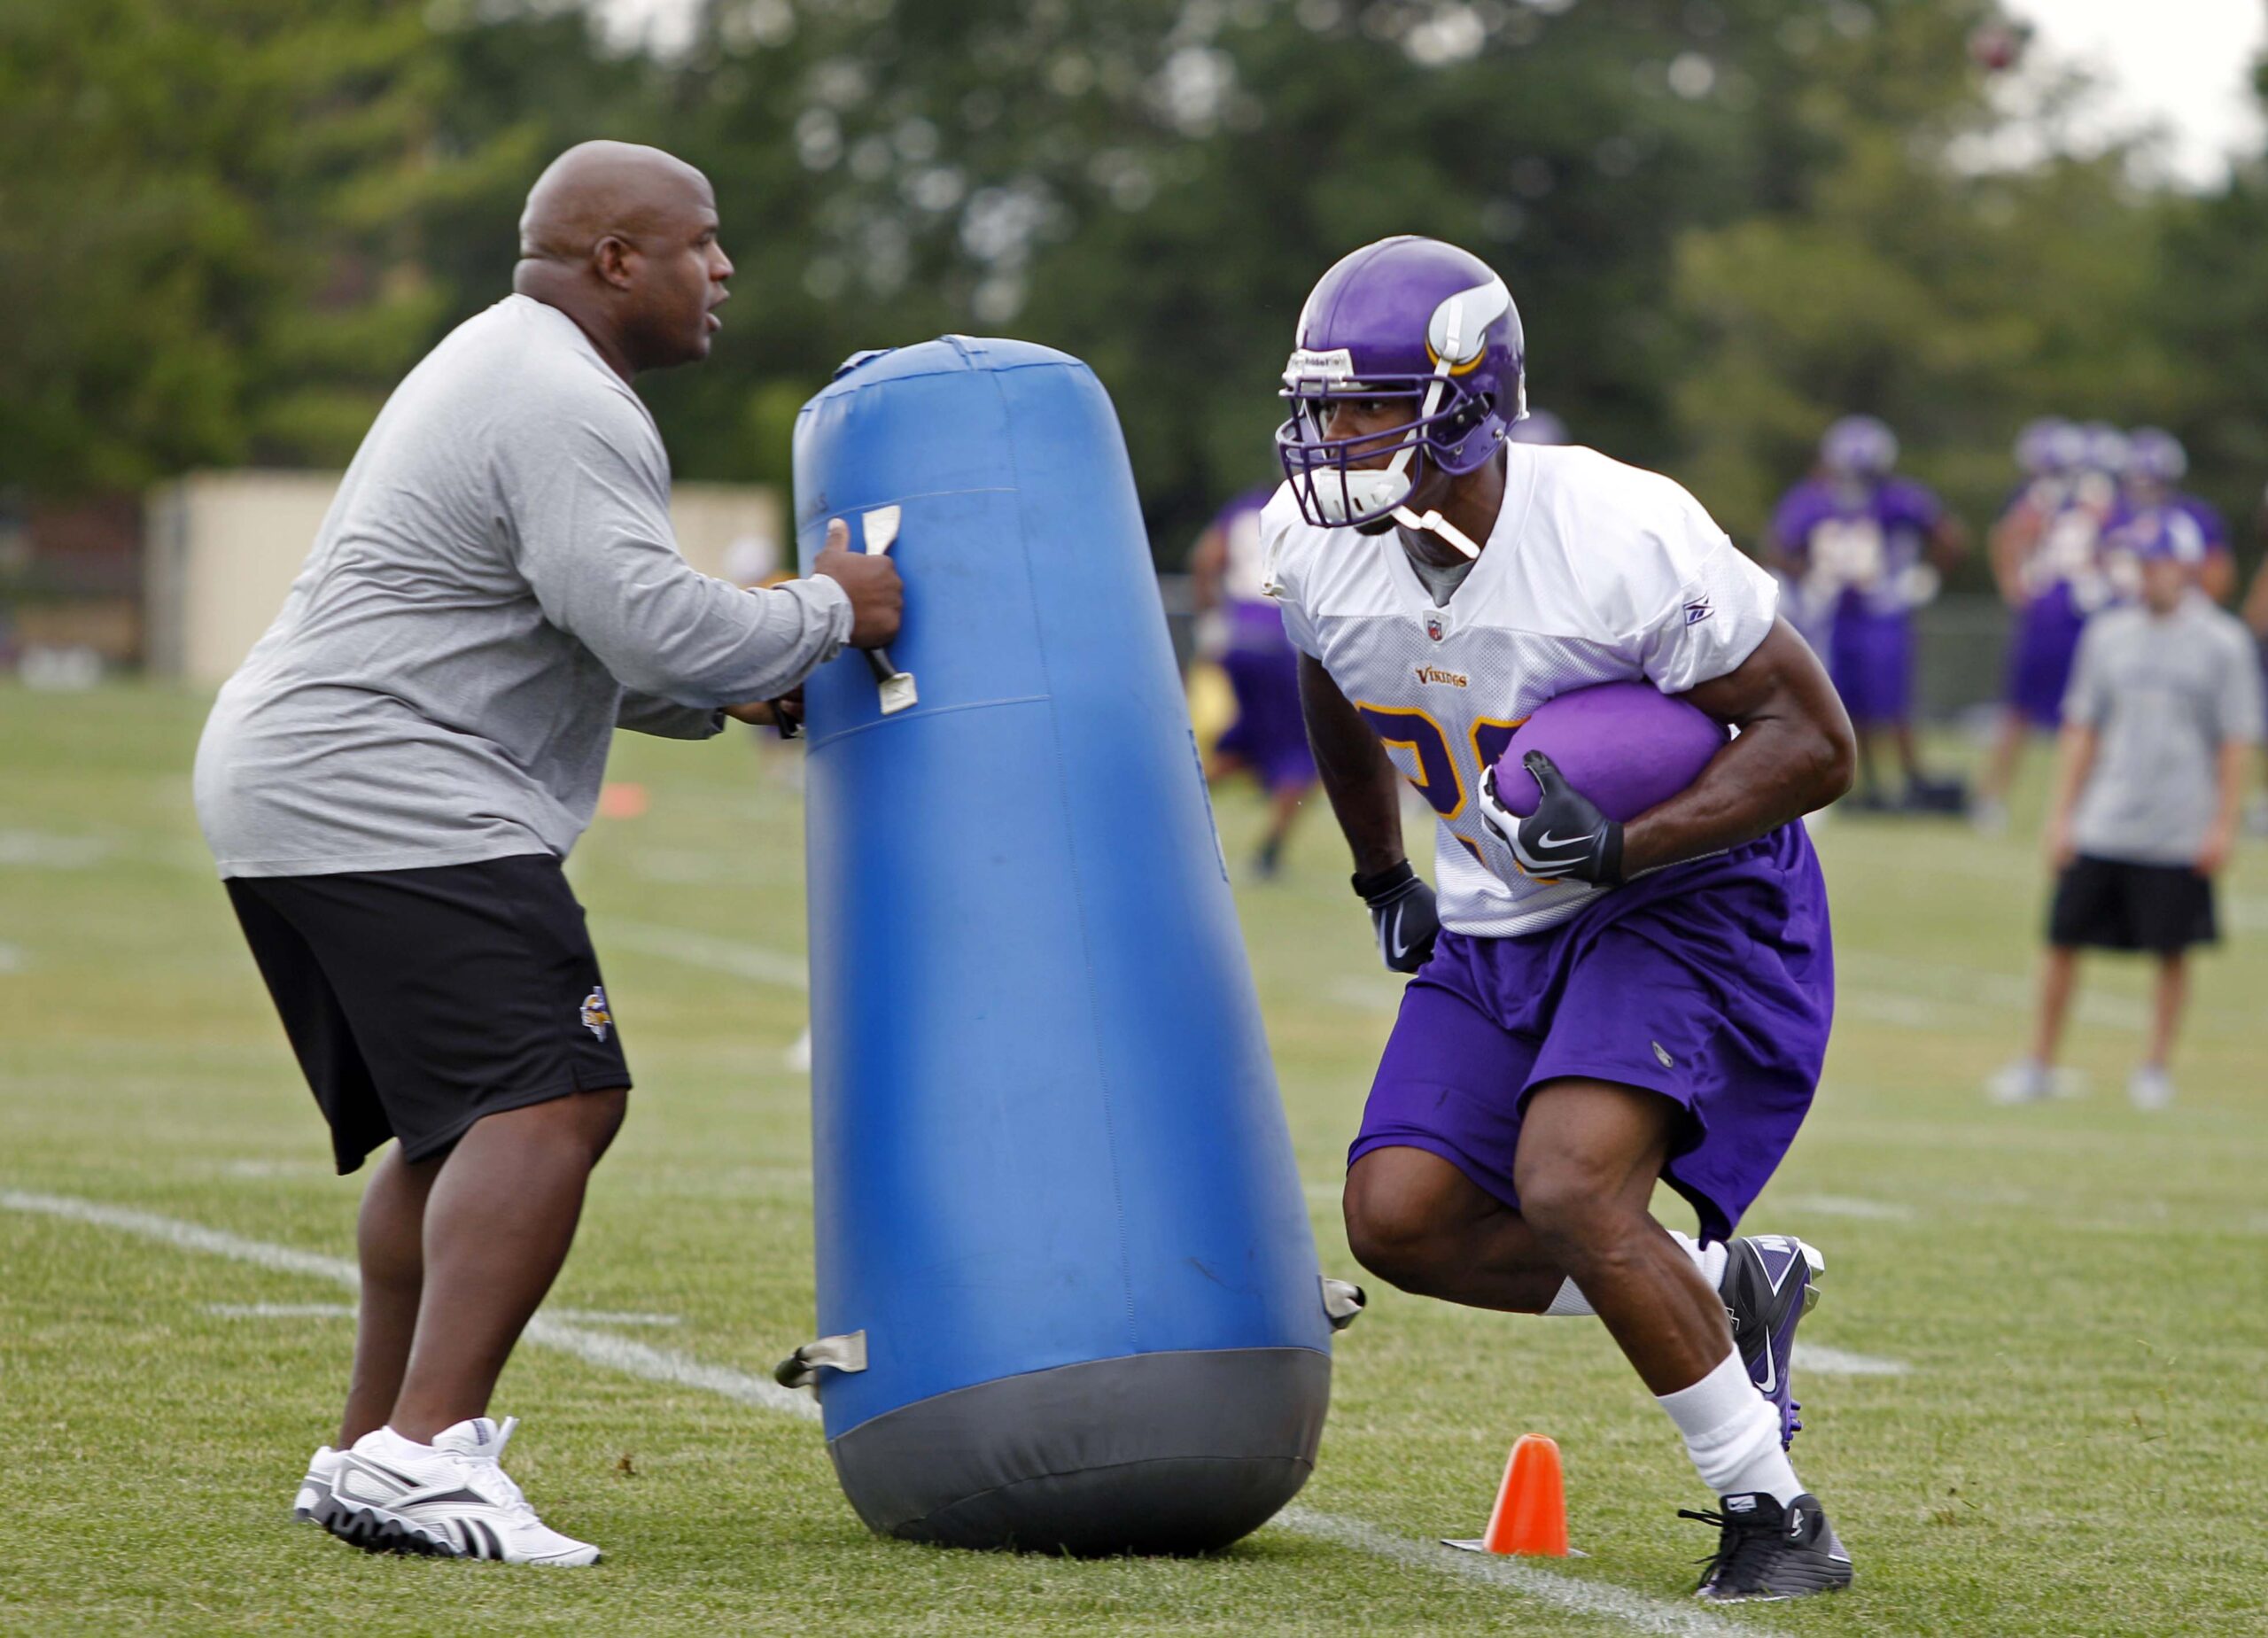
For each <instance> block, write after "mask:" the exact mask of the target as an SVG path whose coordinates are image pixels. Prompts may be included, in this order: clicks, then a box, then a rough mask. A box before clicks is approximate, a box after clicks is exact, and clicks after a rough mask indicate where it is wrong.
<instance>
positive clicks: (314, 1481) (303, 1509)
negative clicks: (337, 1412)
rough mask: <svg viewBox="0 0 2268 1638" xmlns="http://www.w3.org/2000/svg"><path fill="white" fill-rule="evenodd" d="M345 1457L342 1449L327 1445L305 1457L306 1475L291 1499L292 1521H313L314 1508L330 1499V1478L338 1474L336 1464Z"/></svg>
mask: <svg viewBox="0 0 2268 1638" xmlns="http://www.w3.org/2000/svg"><path fill="white" fill-rule="evenodd" d="M344 1460H346V1452H345V1451H344V1450H333V1449H332V1448H330V1446H329V1445H325V1446H323V1447H322V1448H321V1449H319V1450H317V1451H316V1452H315V1455H313V1456H309V1457H308V1458H307V1477H306V1478H305V1479H301V1480H300V1481H299V1494H298V1495H297V1496H295V1497H293V1498H292V1501H291V1518H292V1519H293V1521H294V1522H296V1523H299V1524H308V1525H311V1524H314V1523H315V1510H316V1509H318V1508H320V1507H321V1506H322V1504H323V1503H324V1502H328V1501H330V1484H331V1480H332V1479H334V1478H336V1477H337V1476H338V1464H339V1463H341V1462H342V1461H344Z"/></svg>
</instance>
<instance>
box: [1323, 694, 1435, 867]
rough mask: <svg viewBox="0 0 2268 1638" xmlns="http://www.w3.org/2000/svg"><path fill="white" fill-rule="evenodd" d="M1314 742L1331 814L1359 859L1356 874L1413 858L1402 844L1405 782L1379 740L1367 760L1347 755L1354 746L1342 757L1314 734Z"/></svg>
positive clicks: (1352, 851) (1352, 852) (1391, 865)
mask: <svg viewBox="0 0 2268 1638" xmlns="http://www.w3.org/2000/svg"><path fill="white" fill-rule="evenodd" d="M1364 732H1365V734H1368V730H1367V729H1366V730H1364ZM1309 743H1310V744H1311V745H1312V747H1313V749H1314V750H1315V767H1316V772H1317V775H1318V776H1319V777H1320V778H1321V780H1322V781H1323V794H1324V796H1328V797H1329V798H1330V799H1331V811H1332V814H1333V815H1335V816H1336V817H1337V819H1338V820H1339V828H1340V832H1341V833H1342V834H1343V835H1345V836H1346V838H1347V848H1348V852H1350V853H1351V854H1353V855H1354V859H1355V874H1356V875H1358V876H1372V875H1376V874H1378V873H1379V872H1380V871H1382V870H1391V869H1392V868H1393V867H1394V866H1396V865H1399V864H1400V863H1402V860H1403V859H1405V858H1409V856H1410V855H1409V852H1408V850H1407V849H1405V848H1404V847H1403V845H1402V792H1401V788H1400V785H1401V781H1400V779H1399V777H1398V776H1397V775H1396V774H1395V773H1394V765H1393V764H1392V763H1390V762H1388V761H1387V760H1386V752H1385V750H1384V749H1383V748H1381V747H1380V746H1379V742H1378V741H1377V740H1376V739H1375V738H1372V739H1371V751H1372V752H1373V753H1374V756H1373V757H1367V758H1366V757H1355V756H1349V755H1345V754H1343V751H1344V750H1346V749H1354V748H1342V754H1340V755H1337V756H1334V755H1333V754H1332V752H1331V751H1330V750H1327V749H1325V748H1324V744H1323V743H1322V741H1319V740H1317V738H1316V737H1315V735H1314V734H1313V731H1312V730H1310V732H1309Z"/></svg>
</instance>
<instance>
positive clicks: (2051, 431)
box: [2016, 415, 2086, 477]
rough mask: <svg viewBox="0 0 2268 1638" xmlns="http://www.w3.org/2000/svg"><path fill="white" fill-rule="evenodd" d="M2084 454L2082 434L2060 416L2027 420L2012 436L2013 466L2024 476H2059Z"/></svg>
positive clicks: (2083, 435) (2077, 462) (2075, 463)
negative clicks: (2013, 448) (2013, 441)
mask: <svg viewBox="0 0 2268 1638" xmlns="http://www.w3.org/2000/svg"><path fill="white" fill-rule="evenodd" d="M2085 454H2086V445H2085V434H2084V433H2082V432H2081V431H2079V429H2078V427H2076V426H2074V425H2072V424H2071V423H2070V422H2068V421H2066V420H2064V419H2063V417H2062V416H2061V415H2042V416H2040V418H2039V420H2037V421H2028V422H2026V423H2024V429H2023V431H2021V432H2019V433H2017V434H2016V465H2017V466H2018V467H2020V468H2021V469H2022V470H2023V474H2024V476H2025V477H2061V476H2062V474H2064V473H2065V472H2068V471H2070V470H2071V469H2072V468H2073V467H2075V466H2077V465H2078V464H2079V462H2081V461H2082V460H2084V459H2085Z"/></svg>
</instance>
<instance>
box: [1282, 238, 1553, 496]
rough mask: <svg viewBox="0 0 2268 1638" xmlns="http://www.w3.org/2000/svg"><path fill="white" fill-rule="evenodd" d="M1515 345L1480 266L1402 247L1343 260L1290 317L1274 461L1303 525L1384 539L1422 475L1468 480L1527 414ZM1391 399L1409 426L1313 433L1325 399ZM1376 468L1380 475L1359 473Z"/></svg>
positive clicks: (1510, 316) (1469, 259)
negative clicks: (1403, 406)
mask: <svg viewBox="0 0 2268 1638" xmlns="http://www.w3.org/2000/svg"><path fill="white" fill-rule="evenodd" d="M1281 396H1282V397H1284V398H1285V400H1288V401H1289V403H1290V405H1291V411H1292V415H1291V419H1290V420H1288V421H1286V422H1285V423H1284V424H1283V425H1282V426H1280V427H1278V428H1277V429H1276V453H1277V455H1278V458H1279V459H1281V460H1282V462H1283V463H1284V475H1285V477H1288V478H1290V479H1291V482H1292V493H1293V496H1294V498H1296V499H1297V500H1298V501H1299V505H1300V515H1301V516H1303V517H1305V518H1306V519H1307V520H1308V522H1309V523H1310V524H1317V525H1318V526H1321V527H1324V528H1339V527H1341V526H1345V525H1349V524H1351V525H1355V526H1356V527H1362V526H1363V525H1372V526H1374V527H1375V528H1383V527H1384V526H1385V525H1386V523H1387V521H1388V520H1390V519H1391V518H1392V517H1393V516H1394V513H1395V511H1396V510H1398V509H1400V508H1402V505H1403V503H1404V502H1405V501H1408V500H1409V498H1410V492H1411V491H1412V490H1413V489H1415V488H1416V487H1417V483H1418V481H1419V479H1420V478H1421V477H1424V475H1425V466H1424V463H1425V462H1432V463H1433V465H1435V466H1437V467H1439V468H1440V469H1441V470H1442V471H1444V472H1447V473H1449V474H1450V475H1451V476H1453V477H1458V476H1462V475H1464V473H1467V472H1472V471H1476V470H1479V469H1480V466H1481V465H1482V463H1483V462H1487V460H1488V459H1489V458H1490V457H1491V456H1493V455H1494V454H1495V453H1496V451H1497V450H1498V448H1499V447H1500V446H1502V445H1503V442H1504V439H1505V437H1506V435H1507V434H1508V433H1509V431H1511V425H1512V423H1514V422H1516V421H1518V420H1519V418H1520V417H1521V416H1523V415H1526V413H1527V384H1526V342H1525V340H1524V338H1522V335H1521V332H1520V315H1519V309H1518V308H1517V307H1514V306H1513V305H1512V293H1511V291H1509V290H1507V289H1505V287H1504V281H1503V280H1502V279H1501V278H1498V277H1497V276H1496V275H1495V273H1494V272H1492V271H1490V269H1489V268H1488V265H1487V263H1486V262H1484V261H1482V260H1480V258H1479V257H1477V256H1472V255H1469V254H1467V253H1466V252H1464V251H1461V250H1459V249H1457V248H1456V246H1455V245H1444V244H1442V243H1441V241H1440V240H1439V239H1425V238H1419V237H1416V236H1414V235H1410V234H1404V235H1402V236H1400V237H1395V238H1391V239H1380V240H1379V241H1378V242H1377V243H1376V244H1374V245H1364V246H1363V248H1362V249H1360V250H1358V251H1355V252H1352V253H1351V254H1348V255H1347V256H1344V257H1342V258H1340V260H1339V261H1338V262H1337V263H1335V264H1334V265H1333V266H1332V268H1331V270H1330V271H1329V272H1328V273H1325V274H1324V276H1323V277H1322V278H1321V279H1320V280H1318V281H1317V283H1316V287H1315V289H1314V291H1312V292H1311V293H1310V294H1309V297H1308V299H1307V305H1306V306H1305V307H1302V308H1301V309H1300V324H1299V330H1298V332H1297V333H1296V334H1295V335H1294V337H1293V348H1292V356H1291V358H1290V360H1289V361H1287V362H1286V363H1285V366H1284V386H1283V391H1282V394H1281ZM1354 397H1360V398H1366V399H1402V400H1408V401H1409V404H1410V414H1409V418H1408V419H1407V420H1404V421H1402V422H1400V423H1397V424H1396V425H1394V426H1391V427H1387V428H1386V429H1384V430H1382V431H1376V432H1369V433H1365V434H1363V436H1362V437H1360V438H1340V439H1333V438H1330V437H1328V436H1326V435H1325V433H1324V408H1325V407H1326V406H1327V405H1328V404H1329V403H1330V402H1331V400H1333V399H1340V398H1354ZM1380 456H1390V457H1391V459H1390V460H1389V461H1388V462H1386V464H1385V465H1383V466H1371V465H1368V464H1365V463H1367V462H1374V461H1377V460H1378V459H1379V457H1380Z"/></svg>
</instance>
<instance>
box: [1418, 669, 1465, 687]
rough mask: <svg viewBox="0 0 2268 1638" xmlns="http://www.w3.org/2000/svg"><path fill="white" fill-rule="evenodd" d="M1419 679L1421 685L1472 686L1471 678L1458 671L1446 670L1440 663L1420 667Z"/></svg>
mask: <svg viewBox="0 0 2268 1638" xmlns="http://www.w3.org/2000/svg"><path fill="white" fill-rule="evenodd" d="M1417 681H1418V684H1419V686H1420V687H1423V686H1425V685H1426V684H1429V683H1438V684H1440V685H1441V687H1446V688H1469V687H1472V679H1471V678H1469V677H1464V676H1461V675H1459V674H1458V673H1457V672H1445V671H1443V670H1442V669H1441V667H1440V666H1438V665H1420V666H1419V667H1417Z"/></svg>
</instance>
